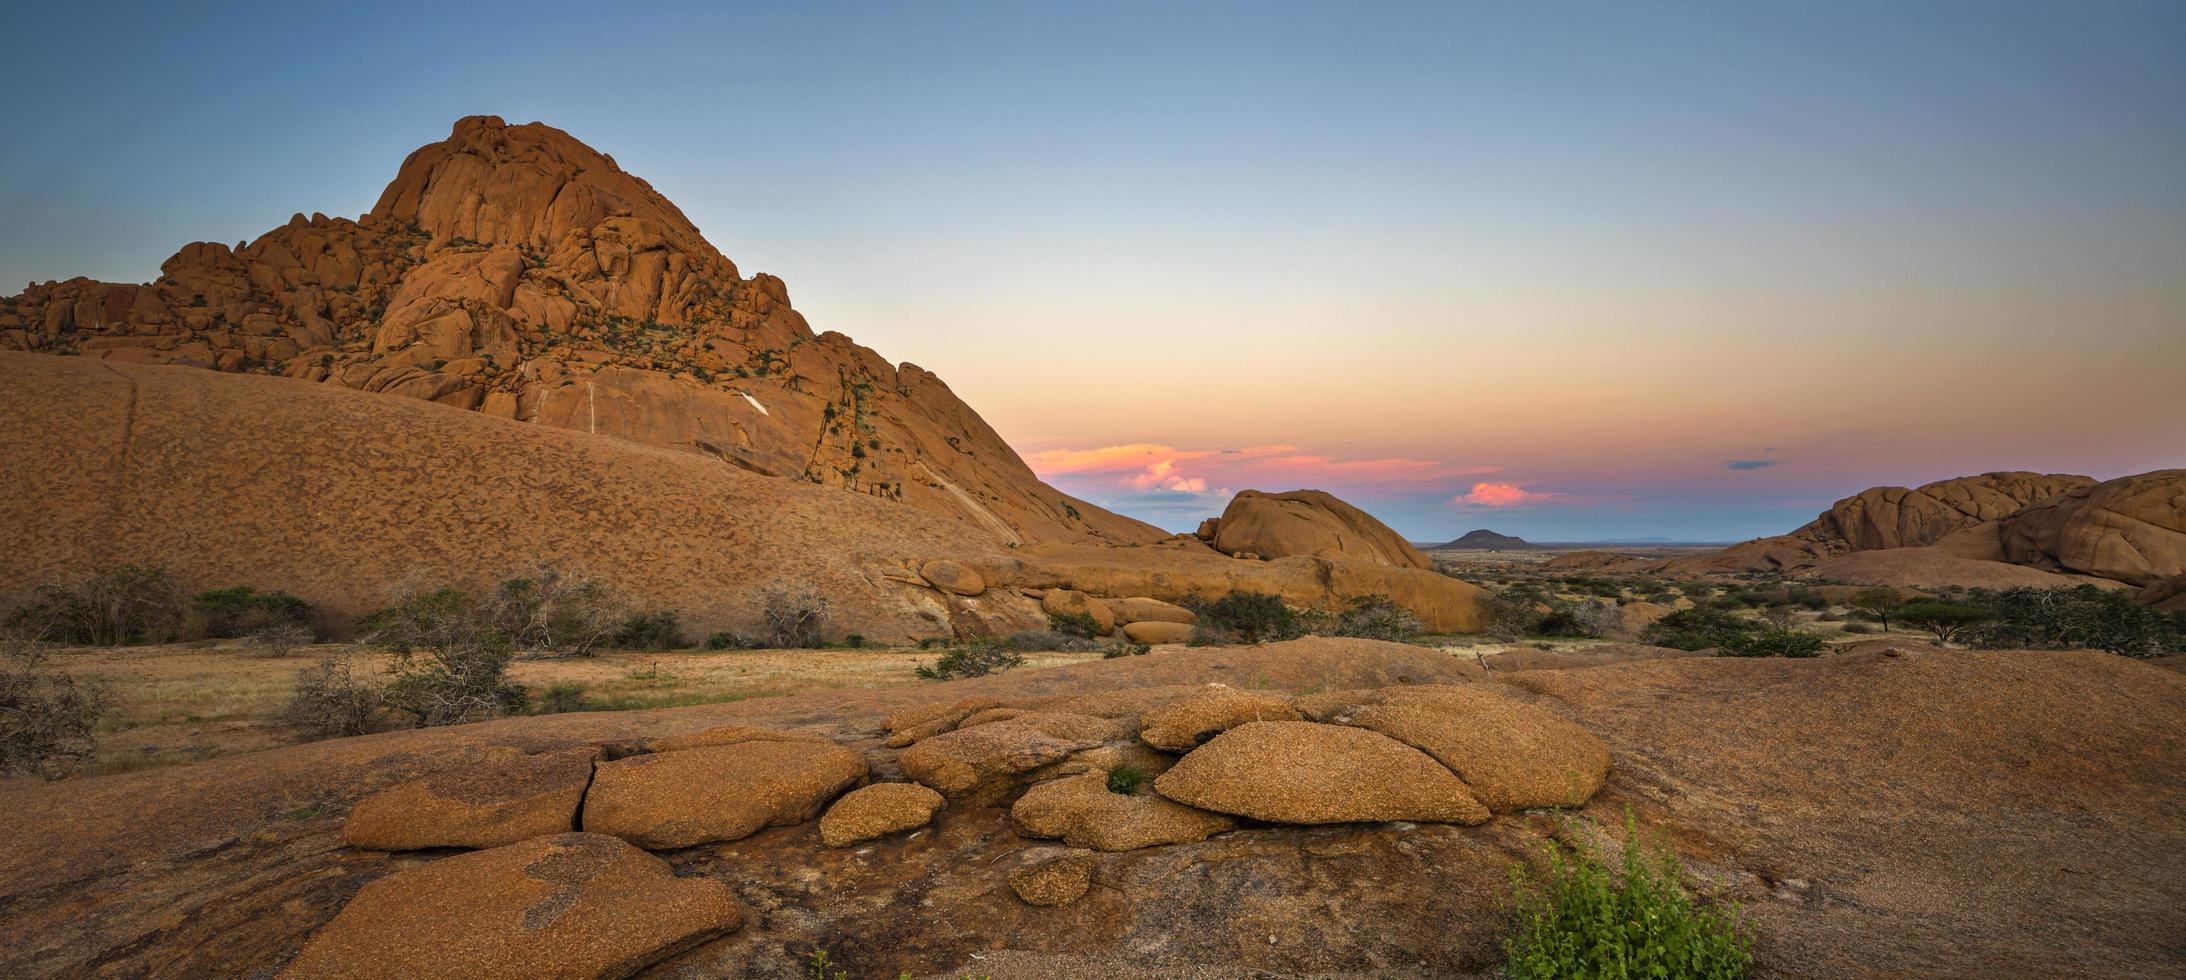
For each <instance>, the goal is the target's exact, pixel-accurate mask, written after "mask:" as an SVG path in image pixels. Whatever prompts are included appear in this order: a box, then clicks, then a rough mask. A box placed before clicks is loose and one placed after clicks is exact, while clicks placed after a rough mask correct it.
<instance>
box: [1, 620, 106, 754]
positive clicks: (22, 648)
mask: <svg viewBox="0 0 2186 980" xmlns="http://www.w3.org/2000/svg"><path fill="white" fill-rule="evenodd" d="M51 658H52V655H51V654H50V653H49V652H48V651H47V650H46V646H45V644H44V643H41V642H39V641H37V640H35V639H31V638H28V637H23V636H13V637H8V638H6V639H0V774H4V775H11V776H12V775H26V774H31V773H37V774H40V775H44V776H46V777H47V778H49V779H50V778H56V777H59V776H61V775H64V774H65V773H66V771H67V769H68V767H69V765H70V764H71V763H73V762H75V761H77V760H80V759H85V758H89V757H90V755H91V750H92V747H93V745H94V744H95V742H96V740H97V738H98V724H99V716H100V715H102V714H104V713H105V712H106V708H107V705H108V704H109V703H110V700H111V699H110V698H109V697H108V693H107V689H106V686H105V685H103V684H100V683H98V682H96V681H79V680H77V679H76V678H75V677H72V676H70V675H69V674H68V673H66V672H64V671H61V670H57V669H55V668H54V667H53V666H52V665H51Z"/></svg>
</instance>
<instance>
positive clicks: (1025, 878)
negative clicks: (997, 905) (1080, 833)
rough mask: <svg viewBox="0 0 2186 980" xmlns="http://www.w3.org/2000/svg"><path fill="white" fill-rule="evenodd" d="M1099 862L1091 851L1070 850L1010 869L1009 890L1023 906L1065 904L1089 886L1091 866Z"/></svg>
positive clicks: (1091, 872)
mask: <svg viewBox="0 0 2186 980" xmlns="http://www.w3.org/2000/svg"><path fill="white" fill-rule="evenodd" d="M1099 862H1100V856H1099V855H1097V854H1095V853H1094V852H1092V851H1084V850H1074V851H1070V852H1068V853H1066V854H1063V855H1062V856H1060V857H1055V858H1050V859H1048V860H1045V861H1041V862H1039V863H1038V864H1033V865H1028V866H1026V867H1023V868H1019V869H1017V870H1016V871H1013V872H1010V890H1011V891H1014V892H1016V893H1017V897H1018V898H1021V899H1024V900H1025V904H1027V905H1043V906H1055V905H1069V904H1070V903H1072V902H1075V901H1077V900H1078V899H1081V898H1084V897H1085V893H1086V890H1087V889H1089V888H1091V887H1093V868H1094V866H1095V865H1097V864H1098V863H1099Z"/></svg>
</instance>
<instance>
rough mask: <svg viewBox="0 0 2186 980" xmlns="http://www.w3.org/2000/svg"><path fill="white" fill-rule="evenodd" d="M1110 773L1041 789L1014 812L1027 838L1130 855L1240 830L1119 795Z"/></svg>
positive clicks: (1178, 807) (1150, 796)
mask: <svg viewBox="0 0 2186 980" xmlns="http://www.w3.org/2000/svg"><path fill="white" fill-rule="evenodd" d="M1108 781H1109V776H1108V773H1107V772H1087V773H1084V774H1083V775H1078V776H1072V777H1070V778H1068V779H1058V780H1054V781H1052V782H1046V783H1041V784H1040V785H1038V786H1034V787H1033V788H1031V789H1029V790H1026V791H1025V795H1023V796H1020V797H1018V798H1017V803H1016V804H1015V805H1014V806H1011V807H1010V819H1011V820H1013V821H1015V822H1016V824H1017V830H1018V832H1019V833H1022V834H1024V835H1025V836H1027V837H1060V838H1062V839H1063V843H1066V844H1069V845H1071V846H1072V847H1090V848H1093V849H1094V850H1098V851H1131V850H1137V849H1138V848H1141V847H1158V846H1160V845H1163V844H1189V843H1191V842H1193V841H1199V840H1206V839H1207V838H1209V837H1212V836H1214V835H1215V834H1219V833H1222V832H1223V831H1225V830H1229V829H1231V828H1233V827H1235V826H1237V821H1236V820H1235V819H1234V818H1232V817H1229V816H1227V815H1224V814H1220V813H1209V812H1207V811H1205V810H1196V809H1193V808H1191V807H1188V806H1185V805H1183V804H1181V803H1176V802H1173V801H1171V800H1167V799H1164V798H1163V797H1161V796H1160V795H1159V794H1157V793H1152V792H1148V791H1146V790H1144V789H1143V788H1142V789H1141V790H1140V791H1139V792H1135V793H1117V792H1113V791H1111V790H1110V789H1109V788H1108Z"/></svg>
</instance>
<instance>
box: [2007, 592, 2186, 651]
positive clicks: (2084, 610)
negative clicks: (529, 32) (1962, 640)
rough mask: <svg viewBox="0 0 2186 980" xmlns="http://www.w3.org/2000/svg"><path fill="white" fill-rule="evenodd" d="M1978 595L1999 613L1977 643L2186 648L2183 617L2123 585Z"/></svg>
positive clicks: (2030, 646) (2010, 647)
mask: <svg viewBox="0 0 2186 980" xmlns="http://www.w3.org/2000/svg"><path fill="white" fill-rule="evenodd" d="M1974 600H1975V602H1976V604H1978V605H1981V606H1983V607H1985V608H1987V609H1990V610H1991V611H1993V612H1995V614H1996V618H1995V620H1994V621H1992V622H1990V623H1987V624H1984V625H1983V626H1982V627H1981V628H1980V629H1979V630H1978V631H1975V633H1974V635H1973V636H1972V639H1973V641H1974V644H1975V645H1976V646H1980V647H1985V648H1988V649H1992V650H2014V649H2052V650H2054V649H2074V648H2082V647H2085V648H2090V649H2095V650H2108V651H2110V652H2111V653H2117V654H2123V655H2125V656H2128V657H2162V656H2167V655H2170V654H2174V653H2181V652H2186V623H2182V622H2181V617H2179V616H2174V615H2167V614H2164V613H2160V612H2157V611H2155V610H2154V609H2151V608H2149V607H2147V606H2142V605H2138V604H2136V603H2134V602H2133V599H2132V596H2131V594H2130V593H2127V592H2125V591H2122V590H2115V589H2103V588H2097V587H2096V586H2092V585H2080V586H2073V587H2070V588H2058V589H2035V588H2018V589H2009V590H2006V591H2003V592H1993V593H1983V592H1977V593H1975V595H1974Z"/></svg>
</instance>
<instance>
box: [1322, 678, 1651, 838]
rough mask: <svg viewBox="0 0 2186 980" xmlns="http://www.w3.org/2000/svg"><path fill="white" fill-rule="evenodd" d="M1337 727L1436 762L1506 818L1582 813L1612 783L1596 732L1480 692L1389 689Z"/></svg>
mask: <svg viewBox="0 0 2186 980" xmlns="http://www.w3.org/2000/svg"><path fill="white" fill-rule="evenodd" d="M1330 720H1331V721H1333V722H1335V723H1336V724H1342V725H1356V726H1358V727H1360V728H1365V729H1370V730H1373V731H1376V732H1380V733H1381V734H1383V735H1387V736H1389V737H1390V738H1393V739H1396V740H1397V741H1399V742H1403V743H1404V744H1406V745H1409V746H1411V747H1413V748H1415V749H1418V750H1420V751H1422V752H1425V753H1427V754H1428V755H1431V756H1433V757H1434V758H1435V761H1437V762H1440V763H1442V764H1443V765H1445V766H1448V767H1449V768H1450V771H1451V772H1453V773H1456V774H1457V777H1458V778H1459V779H1462V780H1464V781H1465V786H1466V788H1468V789H1470V790H1471V791H1472V794H1473V796H1474V797H1476V798H1477V799H1479V800H1480V802H1481V803H1484V804H1486V805H1487V807H1488V809H1490V810H1494V811H1496V812H1498V813H1502V812H1507V811H1510V810H1524V809H1530V808H1534V807H1559V806H1578V805H1580V804H1582V803H1585V802H1586V801H1587V800H1590V799H1593V797H1594V794H1595V793H1596V792H1598V791H1599V790H1600V789H1601V788H1602V781H1603V780H1604V779H1607V778H1608V776H1609V748H1608V747H1607V746H1605V745H1603V744H1602V740H1601V739H1599V738H1596V737H1595V736H1594V734H1593V733H1591V732H1589V731H1587V730H1586V729H1584V728H1581V727H1579V726H1578V725H1577V724H1574V723H1572V722H1569V721H1565V720H1564V719H1562V718H1558V717H1556V716H1555V715H1552V714H1549V713H1548V712H1546V711H1543V710H1541V709H1539V708H1535V707H1532V706H1530V705H1525V704H1520V703H1518V702H1516V701H1513V700H1511V699H1510V698H1507V697H1504V696H1502V695H1499V694H1495V693H1492V692H1489V691H1483V690H1479V689H1476V688H1470V687H1457V686H1437V687H1408V688H1385V689H1383V690H1380V691H1377V692H1373V693H1372V694H1369V695H1367V696H1365V697H1363V698H1361V699H1360V701H1359V702H1358V703H1357V705H1356V706H1355V707H1353V708H1351V709H1350V710H1347V711H1343V712H1339V713H1337V714H1336V715H1335V716H1334V717H1333V718H1331V719H1330Z"/></svg>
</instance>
